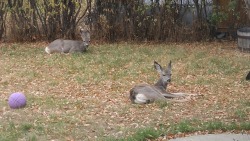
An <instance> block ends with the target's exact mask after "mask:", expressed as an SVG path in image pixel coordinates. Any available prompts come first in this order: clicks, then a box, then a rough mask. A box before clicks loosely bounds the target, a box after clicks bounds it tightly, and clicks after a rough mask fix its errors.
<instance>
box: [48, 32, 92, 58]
mask: <svg viewBox="0 0 250 141" xmlns="http://www.w3.org/2000/svg"><path fill="white" fill-rule="evenodd" d="M80 35H81V38H82V41H76V40H63V39H56V40H54V41H53V42H51V43H50V44H49V45H48V46H47V47H46V48H45V52H47V53H48V54H52V53H76V52H81V53H83V52H86V51H87V49H88V47H89V42H90V33H89V31H88V30H84V29H83V28H80Z"/></svg>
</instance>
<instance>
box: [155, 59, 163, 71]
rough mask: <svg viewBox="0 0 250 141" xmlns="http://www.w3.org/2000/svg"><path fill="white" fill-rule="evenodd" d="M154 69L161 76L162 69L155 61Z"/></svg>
mask: <svg viewBox="0 0 250 141" xmlns="http://www.w3.org/2000/svg"><path fill="white" fill-rule="evenodd" d="M154 67H155V69H156V70H157V71H158V72H159V73H160V74H161V73H162V67H161V65H160V64H159V63H157V62H156V61H154Z"/></svg>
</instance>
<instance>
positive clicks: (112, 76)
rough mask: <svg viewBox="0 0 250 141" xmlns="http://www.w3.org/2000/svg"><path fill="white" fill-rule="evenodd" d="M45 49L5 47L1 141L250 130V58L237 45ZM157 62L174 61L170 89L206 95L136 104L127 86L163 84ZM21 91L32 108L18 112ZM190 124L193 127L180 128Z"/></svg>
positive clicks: (0, 51) (0, 59) (0, 60)
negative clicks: (15, 101)
mask: <svg viewBox="0 0 250 141" xmlns="http://www.w3.org/2000/svg"><path fill="white" fill-rule="evenodd" d="M45 46H46V45H45V44H44V43H36V44H1V45H0V68H1V69H0V98H1V100H0V107H1V109H0V113H1V115H0V123H1V125H0V132H1V135H0V140H39V141H40V140H114V139H115V138H124V139H125V140H126V138H127V137H128V136H131V135H133V134H134V133H136V132H137V131H140V130H142V129H145V128H146V129H147V128H152V129H156V130H158V131H161V132H160V134H167V135H168V134H170V133H171V134H173V133H176V131H177V132H178V131H180V132H195V131H197V130H195V129H198V130H199V129H200V128H199V127H200V126H201V125H203V124H205V123H210V122H212V123H217V122H219V123H223V124H230V125H231V124H236V125H235V127H234V128H232V129H231V128H226V129H225V131H226V130H229V129H230V130H236V131H237V130H239V131H240V130H242V129H245V131H246V132H247V131H249V130H250V129H249V126H250V125H249V121H250V115H249V113H250V104H249V103H250V83H249V82H246V81H245V80H244V77H245V76H246V74H247V72H248V71H249V68H250V63H249V62H250V55H249V54H247V53H242V52H240V51H238V50H237V49H236V43H235V42H222V43H218V42H213V43H190V44H170V45H167V44H127V43H121V44H103V45H92V46H91V47H90V50H89V51H88V52H87V53H85V54H73V55H63V54H53V55H51V56H50V55H47V54H45V52H44V47H45ZM153 60H156V61H158V62H159V63H161V64H164V63H165V64H167V62H168V61H169V60H172V61H173V75H172V76H173V81H172V84H171V85H170V86H169V88H168V89H169V91H171V92H187V93H199V94H202V95H203V96H202V97H199V98H197V99H193V100H192V101H190V102H186V103H168V104H162V103H160V104H159V103H154V104H149V105H134V104H131V103H130V101H129V99H128V91H129V90H130V88H132V87H133V86H134V85H135V84H138V83H150V84H153V83H154V82H155V81H156V79H157V78H158V75H157V73H156V71H155V70H154V69H153V67H152V66H153ZM17 91H21V92H23V93H25V95H26V97H27V100H28V103H27V106H26V107H25V108H23V109H19V110H13V109H10V108H9V107H8V104H7V99H8V96H9V95H10V94H11V93H13V92H17ZM187 121H188V122H189V123H188V124H191V125H192V124H194V125H193V126H194V127H192V128H187V130H180V129H177V128H175V125H177V124H180V125H182V124H183V123H184V125H183V126H184V127H185V126H187V125H188V124H187V123H186V122H187ZM196 124H197V125H196ZM241 124H243V125H245V126H246V128H238V126H237V125H241ZM216 125H217V124H216ZM219 126H221V125H220V124H219ZM193 128H194V129H193ZM185 129H186V128H185ZM218 129H221V128H215V129H212V130H211V132H213V131H217V130H218ZM203 130H204V131H206V130H209V129H208V128H204V129H203ZM209 131H210V130H209ZM127 139H129V138H127Z"/></svg>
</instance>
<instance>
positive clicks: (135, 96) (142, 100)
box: [129, 61, 197, 104]
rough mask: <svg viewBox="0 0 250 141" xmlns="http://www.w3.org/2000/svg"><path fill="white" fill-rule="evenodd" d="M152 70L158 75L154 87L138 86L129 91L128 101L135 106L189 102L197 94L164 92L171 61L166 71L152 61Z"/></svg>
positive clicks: (169, 76) (168, 80)
mask: <svg viewBox="0 0 250 141" xmlns="http://www.w3.org/2000/svg"><path fill="white" fill-rule="evenodd" d="M154 68H155V69H156V71H157V72H158V73H159V74H160V78H159V80H158V81H157V82H156V83H155V84H154V85H149V84H139V85H136V86H134V87H133V88H132V89H131V90H130V96H129V97H130V100H131V102H132V103H135V104H149V103H153V102H154V101H175V102H185V101H188V100H190V99H191V98H190V97H191V96H194V95H197V94H186V93H169V92H167V91H166V89H167V86H168V84H169V83H170V82H171V75H172V73H171V68H172V66H171V61H170V62H169V64H168V66H167V68H166V69H164V68H163V67H162V66H161V65H160V64H159V63H157V62H156V61H154Z"/></svg>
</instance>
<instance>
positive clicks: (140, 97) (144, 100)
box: [134, 94, 149, 104]
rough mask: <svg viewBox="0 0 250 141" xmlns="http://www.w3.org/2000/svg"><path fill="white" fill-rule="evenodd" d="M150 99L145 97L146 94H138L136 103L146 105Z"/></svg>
mask: <svg viewBox="0 0 250 141" xmlns="http://www.w3.org/2000/svg"><path fill="white" fill-rule="evenodd" d="M148 100H149V99H148V98H147V97H146V96H145V95H144V94H137V95H136V96H135V100H134V102H135V103H137V104H145V103H147V102H148Z"/></svg>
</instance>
